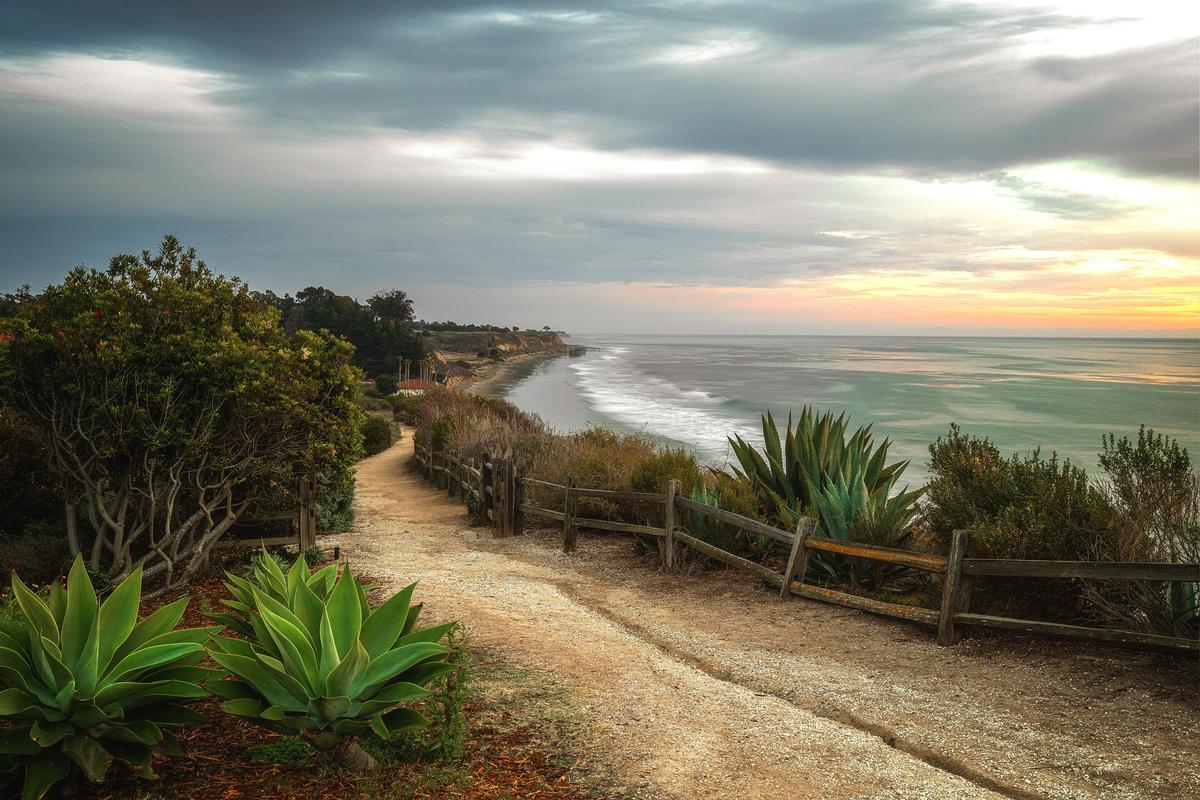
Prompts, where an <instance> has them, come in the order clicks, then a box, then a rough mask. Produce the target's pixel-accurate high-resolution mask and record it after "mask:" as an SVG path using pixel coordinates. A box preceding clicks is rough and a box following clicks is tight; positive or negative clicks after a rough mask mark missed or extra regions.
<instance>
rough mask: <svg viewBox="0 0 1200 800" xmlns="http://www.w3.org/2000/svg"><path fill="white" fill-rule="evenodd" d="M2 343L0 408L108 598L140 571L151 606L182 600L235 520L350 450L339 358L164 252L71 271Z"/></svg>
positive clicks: (185, 255)
mask: <svg viewBox="0 0 1200 800" xmlns="http://www.w3.org/2000/svg"><path fill="white" fill-rule="evenodd" d="M0 334H3V335H2V336H0V384H3V385H0V393H3V395H4V396H5V397H6V402H8V403H10V404H11V405H12V406H13V407H14V408H15V409H17V410H18V411H20V412H21V413H23V414H24V415H25V416H26V418H27V419H30V420H35V421H36V422H37V424H38V426H39V428H40V430H41V432H42V433H43V434H44V436H45V437H46V440H47V442H48V443H49V447H50V450H51V452H52V453H53V454H54V457H53V458H52V460H51V464H52V466H53V468H54V471H55V473H56V475H57V477H58V479H59V485H60V486H64V487H66V490H67V492H69V494H70V495H71V496H78V497H80V498H83V500H82V504H81V505H82V508H83V510H84V511H85V512H86V513H85V514H82V515H80V516H81V517H83V518H84V519H85V520H86V521H87V523H89V524H88V525H87V527H89V528H90V531H88V532H87V534H83V533H82V532H81V535H80V537H79V538H78V539H72V540H71V541H70V546H71V549H72V550H73V551H74V552H81V551H82V552H86V553H87V558H88V566H89V568H90V569H91V570H93V571H95V572H103V573H104V574H106V575H107V576H108V578H109V579H111V580H113V581H114V582H115V581H119V580H121V579H122V578H124V577H126V576H128V575H130V574H131V573H132V572H133V570H134V569H135V568H137V567H138V566H139V565H140V566H144V571H143V575H144V576H145V577H146V578H147V579H149V578H151V577H156V578H158V577H161V578H162V579H163V580H162V583H161V584H160V585H159V591H163V590H167V589H172V588H176V587H179V586H181V585H183V584H186V583H187V582H188V581H189V580H190V579H191V578H192V577H193V576H194V575H195V574H196V573H197V572H198V571H199V570H200V569H201V567H202V566H203V565H204V564H205V563H206V562H207V558H208V555H209V552H210V550H211V548H212V546H213V545H214V544H215V543H216V541H217V540H218V539H220V538H221V537H222V536H223V535H224V534H225V533H226V532H227V531H228V530H229V529H230V528H231V527H232V526H233V525H235V524H236V523H237V522H238V520H239V519H240V518H241V517H242V516H243V514H245V512H246V511H247V510H248V509H250V508H251V507H253V506H255V505H256V504H259V503H263V502H266V501H269V500H272V499H278V498H281V497H283V498H287V499H289V500H291V501H293V502H295V501H296V499H297V498H296V497H295V493H296V491H297V487H298V484H299V478H300V477H301V476H303V475H306V474H311V473H312V472H317V473H320V472H322V471H325V470H328V469H332V468H335V467H337V466H339V465H344V464H350V463H353V462H354V460H355V458H356V456H357V453H358V450H359V447H360V443H361V440H360V433H359V420H360V417H361V414H360V412H359V410H358V407H357V405H356V404H355V402H354V400H355V396H356V393H357V384H358V377H359V376H358V372H357V370H356V369H355V368H354V367H352V366H351V365H350V357H351V352H352V348H351V346H350V345H349V344H348V343H346V342H345V341H342V340H340V339H336V338H334V337H333V336H331V335H329V334H327V333H313V332H311V331H298V332H296V333H295V334H293V335H289V334H287V333H286V332H285V331H284V329H283V327H282V326H281V325H280V324H279V313H278V311H276V310H275V309H274V308H272V307H270V306H268V305H266V304H265V303H264V301H263V300H262V299H261V298H260V297H258V296H255V295H254V294H253V293H251V292H250V290H249V288H248V287H247V286H246V285H245V284H244V283H242V282H241V281H239V280H237V279H229V278H225V277H224V276H222V275H218V274H216V273H214V272H213V271H211V270H210V269H209V268H208V267H207V266H206V265H205V264H204V262H203V261H201V260H199V258H198V257H197V256H196V253H195V251H194V250H193V249H190V248H186V249H185V248H184V247H183V246H182V245H181V244H180V243H179V241H178V240H177V239H175V238H174V237H171V236H168V237H166V238H165V239H164V240H163V242H162V245H161V247H160V249H159V251H158V253H157V254H155V255H151V254H150V253H149V252H147V251H144V252H143V253H142V254H141V256H133V255H121V256H117V257H115V258H113V259H112V261H111V263H110V265H109V267H108V269H106V270H97V269H85V268H83V267H80V268H77V269H74V270H72V271H71V272H70V273H69V274H68V275H67V277H66V278H65V279H64V280H63V281H62V282H61V283H59V284H56V285H53V286H50V287H48V288H47V289H46V290H45V291H44V292H43V293H42V294H40V295H38V296H37V297H36V298H34V299H33V300H32V301H31V302H29V303H26V304H24V305H22V306H21V308H20V310H19V312H18V314H17V316H15V317H12V318H8V319H3V320H0ZM68 533H70V529H69V528H68ZM89 538H90V540H91V541H87V539H89Z"/></svg>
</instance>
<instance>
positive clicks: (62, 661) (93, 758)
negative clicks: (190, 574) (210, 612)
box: [0, 557, 220, 800]
mask: <svg viewBox="0 0 1200 800" xmlns="http://www.w3.org/2000/svg"><path fill="white" fill-rule="evenodd" d="M12 589H13V594H14V595H15V599H16V601H17V604H18V606H19V607H20V616H19V618H18V620H17V621H16V622H10V623H6V624H5V625H4V626H3V629H0V686H3V687H6V688H4V689H3V690H2V691H0V720H3V722H4V725H3V726H2V727H0V771H3V773H4V774H2V775H0V783H4V782H7V783H13V782H15V781H17V780H19V779H20V778H21V774H22V773H23V774H24V787H23V791H22V794H21V796H22V798H24V799H25V800H36V798H40V797H42V796H43V795H44V794H45V793H46V792H47V791H48V790H49V789H50V788H51V787H53V786H54V785H55V784H56V783H58V782H59V781H62V780H63V779H65V778H66V777H67V776H68V774H69V773H70V771H71V769H72V768H73V767H77V768H79V769H80V770H82V771H83V774H84V775H86V776H87V778H88V779H89V780H92V781H100V780H102V779H103V778H104V776H105V774H106V773H107V772H108V768H109V766H110V765H111V764H112V762H113V761H121V762H124V763H126V764H129V765H130V766H132V767H133V768H134V769H135V770H136V771H137V772H138V773H139V774H141V775H143V776H146V777H153V775H154V773H153V770H152V768H151V759H152V758H153V756H154V754H155V753H157V752H162V753H167V754H178V753H179V743H178V741H177V740H176V738H175V736H174V735H173V734H172V733H171V730H170V729H172V728H175V727H177V726H180V725H189V724H195V723H197V722H202V721H204V718H203V717H202V716H200V715H199V714H197V713H196V712H194V711H192V710H191V709H189V708H187V706H186V704H187V703H190V702H192V701H194V700H196V699H197V698H201V697H204V696H205V694H206V693H205V691H204V689H202V688H201V686H200V684H201V683H202V682H203V681H204V680H205V678H206V677H208V676H209V675H210V672H211V671H210V670H207V669H204V668H202V667H198V666H196V665H197V664H198V663H199V662H200V661H201V660H202V659H203V658H204V655H205V652H204V646H203V643H204V641H205V640H206V639H208V638H209V637H210V636H212V635H213V634H215V633H216V632H218V631H219V630H220V628H219V627H213V628H192V629H185V630H175V626H176V625H177V624H179V620H180V619H181V618H182V617H183V612H184V611H185V609H186V608H187V603H188V600H187V598H181V599H180V600H177V601H176V602H174V603H171V604H169V605H166V606H163V607H162V608H160V609H158V610H157V611H155V612H154V613H153V614H151V615H149V616H148V617H146V618H145V619H143V620H141V621H140V622H139V621H138V618H137V616H138V606H139V605H140V603H141V591H142V574H141V570H140V569H138V570H136V571H134V573H133V574H132V575H130V576H129V577H128V578H126V579H125V581H123V582H122V583H121V584H120V585H119V586H118V587H117V588H116V589H115V590H114V591H113V592H112V594H110V595H109V596H108V597H107V598H106V599H105V600H104V602H103V603H100V602H99V600H98V599H97V597H96V592H95V590H94V589H93V587H92V583H91V580H90V578H89V577H88V574H87V570H86V568H85V567H84V564H83V559H82V557H79V558H76V559H75V563H74V564H73V565H72V566H71V571H70V573H69V575H68V576H67V586H66V589H65V590H64V589H63V587H62V586H61V585H60V584H58V583H55V584H53V585H52V586H51V587H50V595H49V599H48V601H43V600H42V599H41V598H40V597H39V596H38V595H37V594H35V593H34V592H32V591H31V590H30V589H29V588H28V587H27V586H26V585H25V584H24V583H22V582H21V579H20V578H18V577H17V575H16V574H15V573H14V574H13V576H12ZM6 796H7V795H6Z"/></svg>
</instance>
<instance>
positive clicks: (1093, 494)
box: [926, 425, 1113, 560]
mask: <svg viewBox="0 0 1200 800" xmlns="http://www.w3.org/2000/svg"><path fill="white" fill-rule="evenodd" d="M929 455H930V459H929V468H930V472H931V473H932V475H933V477H932V478H931V480H930V481H929V484H928V485H927V486H926V493H927V495H928V498H929V502H930V505H929V507H928V508H927V510H926V524H927V526H928V527H929V529H930V531H931V532H932V533H933V534H934V535H935V536H936V537H937V538H938V540H939V541H940V542H941V544H942V546H943V548H948V547H949V542H950V535H951V533H952V532H953V531H954V530H955V529H957V528H968V529H970V531H971V546H972V552H974V553H976V554H978V555H981V556H985V557H989V558H1033V559H1065V560H1086V559H1088V558H1090V557H1091V555H1092V554H1093V553H1094V552H1095V550H1096V547H1097V544H1098V542H1099V541H1100V539H1101V537H1102V536H1103V531H1104V530H1105V529H1106V528H1107V527H1108V526H1109V524H1110V522H1111V519H1112V513H1113V509H1112V506H1111V504H1110V503H1109V502H1108V500H1107V499H1106V498H1105V496H1104V494H1103V493H1102V492H1101V491H1099V490H1098V489H1097V488H1096V487H1094V486H1092V484H1091V483H1089V482H1088V477H1087V473H1086V472H1084V471H1083V470H1082V469H1080V468H1079V467H1076V466H1074V465H1072V464H1071V462H1070V461H1066V460H1064V461H1059V459H1058V457H1057V456H1056V455H1053V454H1052V455H1051V456H1050V457H1049V458H1043V457H1042V455H1041V452H1040V451H1038V450H1034V451H1033V452H1032V453H1029V454H1027V455H1020V454H1013V455H1012V457H1010V458H1005V457H1003V456H1002V455H1001V454H1000V451H999V449H997V447H996V446H995V445H994V444H992V442H991V441H990V440H988V439H986V438H984V439H980V438H978V437H975V436H969V435H966V434H964V433H963V432H962V431H961V430H960V429H959V427H958V426H957V425H952V426H951V427H950V432H949V434H947V436H946V437H944V438H939V439H938V440H937V441H936V442H935V443H934V444H932V445H930V446H929Z"/></svg>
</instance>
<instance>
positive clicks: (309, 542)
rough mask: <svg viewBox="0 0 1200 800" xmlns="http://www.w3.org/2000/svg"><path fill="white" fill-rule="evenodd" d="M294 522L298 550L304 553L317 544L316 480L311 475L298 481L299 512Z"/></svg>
mask: <svg viewBox="0 0 1200 800" xmlns="http://www.w3.org/2000/svg"><path fill="white" fill-rule="evenodd" d="M296 522H297V528H298V530H297V531H296V533H297V535H298V537H299V539H300V550H301V551H304V550H307V549H308V548H310V547H312V546H313V545H315V544H316V543H317V479H316V478H315V477H313V476H312V475H308V476H306V477H303V478H301V479H300V510H299V513H298V516H297V520H296Z"/></svg>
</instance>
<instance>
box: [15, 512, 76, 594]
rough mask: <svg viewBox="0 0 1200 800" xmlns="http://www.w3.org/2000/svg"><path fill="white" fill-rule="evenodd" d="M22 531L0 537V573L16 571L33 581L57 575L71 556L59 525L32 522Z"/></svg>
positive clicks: (61, 571)
mask: <svg viewBox="0 0 1200 800" xmlns="http://www.w3.org/2000/svg"><path fill="white" fill-rule="evenodd" d="M25 531H26V532H25V533H23V534H20V535H17V536H5V537H3V538H0V575H11V574H12V573H13V572H16V573H17V574H18V575H24V576H25V577H26V578H27V579H28V580H29V581H32V582H33V583H36V584H45V583H49V582H50V581H52V580H54V579H56V578H58V577H59V576H60V575H62V573H63V569H64V568H65V567H66V565H67V564H68V562H69V561H70V559H71V551H70V548H68V547H67V537H66V536H64V535H63V532H62V530H61V527H60V526H55V525H50V524H48V523H34V524H30V525H28V526H26V528H25Z"/></svg>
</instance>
